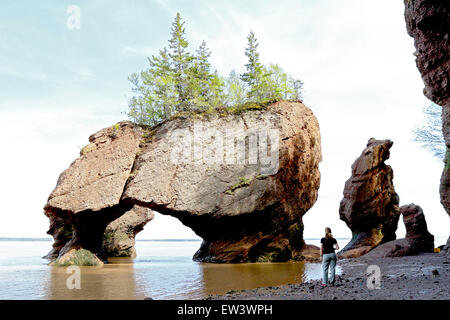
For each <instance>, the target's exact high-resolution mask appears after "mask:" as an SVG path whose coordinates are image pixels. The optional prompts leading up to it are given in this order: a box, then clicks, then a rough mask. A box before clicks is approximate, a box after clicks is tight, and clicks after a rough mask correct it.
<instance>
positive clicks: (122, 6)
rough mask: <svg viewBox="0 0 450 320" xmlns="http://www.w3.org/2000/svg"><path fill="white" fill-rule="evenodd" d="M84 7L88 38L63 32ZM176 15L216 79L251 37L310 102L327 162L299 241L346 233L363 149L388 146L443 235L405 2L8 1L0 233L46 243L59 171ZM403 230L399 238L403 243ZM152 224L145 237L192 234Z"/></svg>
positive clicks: (103, 119) (403, 200)
mask: <svg viewBox="0 0 450 320" xmlns="http://www.w3.org/2000/svg"><path fill="white" fill-rule="evenodd" d="M70 5H77V6H79V8H80V10H81V24H80V29H79V30H78V29H74V30H69V29H68V28H67V26H66V22H67V19H68V18H69V14H68V13H67V8H68V7H69V6H70ZM176 12H180V13H181V16H182V18H183V19H184V21H185V22H186V32H187V37H188V40H189V41H190V46H189V48H190V49H191V50H192V51H194V50H195V49H196V48H197V47H198V45H199V44H200V43H201V41H202V40H205V41H206V43H207V45H208V47H209V48H210V49H211V51H212V57H211V62H212V64H213V65H214V66H215V67H216V68H217V69H218V71H219V73H221V74H222V75H226V74H228V73H229V72H230V71H231V70H232V69H235V70H237V71H238V72H240V71H242V70H243V66H244V64H245V63H246V57H245V55H244V48H245V45H246V36H247V34H248V33H249V31H250V30H253V31H254V32H255V34H256V36H257V38H258V40H259V43H260V46H259V51H260V57H261V60H262V62H263V63H265V64H269V63H278V64H280V66H281V67H282V68H283V69H285V70H286V71H288V72H289V73H290V74H292V75H294V76H295V77H296V78H299V79H301V80H303V81H304V83H305V86H304V88H305V90H304V103H305V104H306V105H307V106H308V107H310V108H311V109H312V110H313V112H314V113H315V115H316V117H317V118H318V121H319V124H320V128H321V135H322V149H323V159H324V160H323V162H322V163H321V165H320V171H321V174H322V181H321V188H320V190H319V199H318V201H317V203H316V204H315V206H314V207H313V208H312V209H311V210H310V211H309V212H307V213H306V215H305V216H304V224H305V233H304V237H305V238H318V237H321V236H322V234H323V229H324V228H325V227H326V226H329V227H331V228H332V230H333V232H334V234H335V236H336V237H350V236H351V233H350V230H349V229H348V228H347V226H346V225H345V223H344V222H342V221H340V220H339V213H338V209H339V202H340V200H341V199H342V191H343V188H344V184H345V181H346V180H347V179H348V178H349V177H350V173H351V169H350V167H351V164H352V163H353V161H354V160H355V159H356V158H357V157H358V156H359V155H360V154H361V151H362V150H363V149H364V147H365V145H366V143H367V140H368V139H369V138H371V137H375V138H377V139H391V140H393V141H394V146H393V147H392V149H391V159H390V160H389V161H388V164H390V165H391V166H392V167H393V170H394V185H395V188H396V191H397V193H398V194H399V196H400V204H401V205H405V204H409V203H416V204H418V205H420V206H421V207H422V208H423V209H424V212H425V217H426V219H427V223H428V228H429V230H430V232H431V233H432V234H433V235H435V236H437V237H446V236H448V230H449V229H450V228H449V227H450V220H449V218H448V216H447V214H446V213H445V211H444V209H443V208H442V206H441V204H440V203H439V179H440V175H441V171H442V167H443V164H442V162H441V161H439V160H437V159H435V158H433V157H432V156H431V154H430V153H428V152H427V151H426V150H423V149H421V148H420V147H419V146H418V145H417V144H416V143H414V142H412V138H413V136H412V133H411V131H412V130H413V128H414V127H415V126H416V125H417V124H418V123H420V121H421V120H422V113H421V110H422V107H423V106H425V105H427V104H428V103H429V101H428V100H427V99H426V98H425V97H424V96H423V94H422V89H423V82H422V80H421V78H420V74H419V72H418V70H417V68H416V66H415V62H414V56H413V52H414V51H415V49H414V42H413V39H412V38H410V37H409V36H408V35H407V33H406V26H405V21H404V17H403V2H402V1H392V0H380V1H369V0H343V1H335V0H328V1H327V0H316V1H310V0H292V1H291V0H287V1H279V0H277V1H263V0H258V1H242V0H238V1H230V0H226V1H225V0H223V1H219V0H210V1H206V0H204V1H195V0H191V1H163V0H159V1H157V0H155V1H148V0H140V1H137V0H135V1H78V0H71V1H39V2H38V1H33V2H32V4H30V2H29V1H23V0H22V1H2V2H1V3H0V40H1V43H2V46H1V47H0V87H1V88H2V90H0V119H1V125H0V139H1V146H2V153H1V154H2V156H1V157H0V167H1V168H2V171H1V185H0V195H1V197H2V208H1V210H0V219H1V220H0V221H1V223H0V237H45V236H46V234H45V232H46V230H47V229H48V219H47V218H46V217H45V216H44V214H43V210H42V208H43V206H44V205H45V203H46V200H47V197H48V195H49V194H50V192H51V191H52V189H53V188H54V187H55V185H56V181H57V178H58V176H59V174H60V173H61V172H62V171H63V170H64V169H66V168H67V167H68V166H69V165H70V163H71V162H72V161H73V160H74V159H75V158H76V157H77V156H78V153H79V150H80V148H81V147H82V146H84V145H86V144H87V143H88V137H89V135H90V134H92V133H94V132H96V131H98V130H100V129H102V128H104V127H106V126H110V125H112V124H114V123H116V122H118V121H121V120H124V119H126V115H125V112H126V111H127V98H129V97H130V96H131V93H130V88H131V85H130V83H129V82H128V81H127V77H128V75H129V74H131V73H133V72H138V71H141V70H143V69H144V68H145V67H146V65H147V59H146V57H147V56H150V55H152V54H157V52H158V50H159V49H161V48H162V47H164V46H166V45H167V39H168V38H169V33H170V26H171V23H172V20H173V18H174V16H175V15H176ZM404 233H405V231H404V226H403V222H402V221H401V220H400V222H399V230H398V232H397V235H398V237H403V236H404ZM196 237H197V236H196V235H195V234H194V233H193V232H192V231H191V230H190V229H188V228H186V227H184V226H183V225H182V224H181V223H180V222H179V221H177V220H176V219H174V218H172V217H165V216H161V215H157V216H156V218H155V219H154V220H153V221H151V222H150V223H149V224H148V225H147V226H146V227H145V229H144V231H142V232H141V233H140V234H139V235H138V239H156V238H159V239H161V238H164V239H168V238H196Z"/></svg>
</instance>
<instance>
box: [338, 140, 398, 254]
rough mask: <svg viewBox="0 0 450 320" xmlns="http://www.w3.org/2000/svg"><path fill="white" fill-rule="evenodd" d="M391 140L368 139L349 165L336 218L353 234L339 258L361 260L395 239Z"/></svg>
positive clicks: (394, 199) (396, 213)
mask: <svg viewBox="0 0 450 320" xmlns="http://www.w3.org/2000/svg"><path fill="white" fill-rule="evenodd" d="M392 144H393V143H392V141H390V140H375V139H373V138H372V139H370V140H369V142H368V143H367V147H366V148H365V149H364V151H363V152H362V154H361V156H360V157H359V158H358V159H356V161H355V162H354V163H353V165H352V175H351V177H350V179H348V180H347V182H346V183H345V188H344V198H343V199H342V201H341V204H340V208H339V215H340V218H341V220H343V221H344V222H345V223H346V224H347V226H348V227H349V228H350V229H351V230H352V239H351V240H350V242H349V243H348V244H347V245H346V246H345V248H344V249H342V250H341V251H340V253H339V255H340V257H342V258H353V257H358V256H361V255H363V254H365V253H367V252H369V251H370V250H372V249H373V248H374V247H376V246H378V245H379V244H381V243H384V242H387V241H391V240H394V239H395V238H396V236H395V231H396V230H397V224H398V219H399V217H400V211H399V207H398V204H399V197H398V195H397V193H396V192H395V189H394V184H393V182H392V179H393V171H392V168H391V167H390V166H388V165H386V164H385V163H384V161H385V160H386V159H388V158H389V149H390V148H391V147H392Z"/></svg>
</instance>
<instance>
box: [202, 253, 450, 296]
mask: <svg viewBox="0 0 450 320" xmlns="http://www.w3.org/2000/svg"><path fill="white" fill-rule="evenodd" d="M338 265H339V266H340V267H341V269H342V274H341V275H338V276H337V277H336V283H335V285H334V286H329V287H325V288H322V287H321V285H320V281H317V280H314V281H309V282H305V283H302V284H291V285H285V286H280V287H267V288H258V289H253V290H243V291H238V292H236V291H232V292H228V293H227V294H225V295H212V296H209V297H207V298H206V299H217V300H235V299H241V300H264V299H271V300H272V299H273V300H278V299H281V300H405V299H406V300H448V299H450V274H449V269H450V256H449V255H448V254H444V253H424V254H420V255H417V256H407V257H397V258H378V259H371V258H365V257H364V256H363V257H360V258H356V259H345V260H339V261H338ZM370 265H377V266H379V267H380V270H381V283H380V284H381V288H380V289H372V290H371V289H368V286H367V279H368V275H366V270H367V268H368V266H370Z"/></svg>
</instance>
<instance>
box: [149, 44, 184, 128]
mask: <svg viewBox="0 0 450 320" xmlns="http://www.w3.org/2000/svg"><path fill="white" fill-rule="evenodd" d="M148 60H149V63H150V70H149V72H150V73H151V74H152V77H151V81H152V83H147V85H148V86H154V93H155V98H156V99H155V104H156V106H155V107H156V108H158V109H161V111H162V119H161V120H164V119H167V118H169V117H170V116H171V115H172V114H173V113H174V112H175V110H174V106H175V105H176V98H177V96H176V92H175V81H174V76H173V72H172V71H173V70H172V67H171V61H170V57H169V53H168V51H167V48H164V49H163V50H160V52H159V56H158V57H155V56H152V58H151V59H148ZM147 82H148V81H147Z"/></svg>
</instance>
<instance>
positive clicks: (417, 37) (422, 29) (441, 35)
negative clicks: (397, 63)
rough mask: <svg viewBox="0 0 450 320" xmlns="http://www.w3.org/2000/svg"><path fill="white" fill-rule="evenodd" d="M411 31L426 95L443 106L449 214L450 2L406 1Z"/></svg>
mask: <svg viewBox="0 0 450 320" xmlns="http://www.w3.org/2000/svg"><path fill="white" fill-rule="evenodd" d="M404 3H405V20H406V27H407V31H408V34H409V35H410V36H411V37H413V38H414V45H415V47H416V53H415V56H416V57H417V58H416V64H417V68H418V69H419V71H420V73H421V75H422V79H423V81H424V83H425V89H424V94H425V96H426V97H427V98H428V99H430V100H432V101H433V102H435V103H437V104H438V105H440V106H442V108H443V109H442V131H443V134H444V138H445V143H446V145H447V153H446V157H445V167H444V171H443V173H442V177H441V186H440V194H441V202H442V205H443V206H444V208H445V210H446V211H447V213H448V214H449V215H450V188H449V187H450V151H449V150H450V90H449V82H450V81H449V74H450V40H449V27H448V26H449V25H450V5H449V2H448V1H440V0H404Z"/></svg>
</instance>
